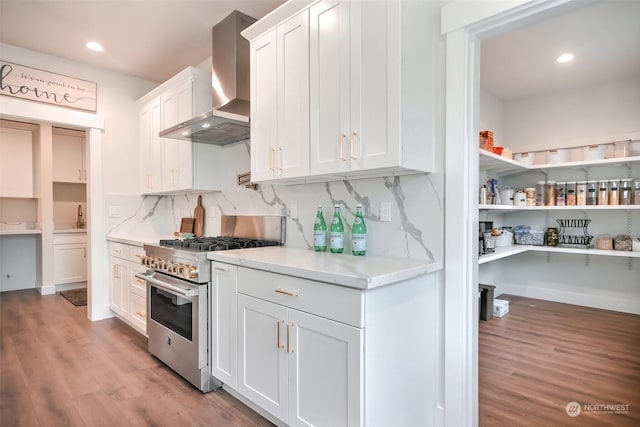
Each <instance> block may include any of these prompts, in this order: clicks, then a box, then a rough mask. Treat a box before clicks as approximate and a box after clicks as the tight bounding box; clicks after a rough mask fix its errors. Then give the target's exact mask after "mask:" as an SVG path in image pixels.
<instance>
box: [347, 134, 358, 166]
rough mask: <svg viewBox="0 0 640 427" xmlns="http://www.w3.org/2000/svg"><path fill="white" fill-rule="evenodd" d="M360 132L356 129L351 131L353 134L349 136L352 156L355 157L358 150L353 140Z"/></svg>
mask: <svg viewBox="0 0 640 427" xmlns="http://www.w3.org/2000/svg"><path fill="white" fill-rule="evenodd" d="M357 134H358V133H357V132H356V131H353V130H352V131H351V136H350V137H349V153H350V154H351V158H352V159H355V158H356V152H355V144H354V141H353V138H354V136H356V135H357Z"/></svg>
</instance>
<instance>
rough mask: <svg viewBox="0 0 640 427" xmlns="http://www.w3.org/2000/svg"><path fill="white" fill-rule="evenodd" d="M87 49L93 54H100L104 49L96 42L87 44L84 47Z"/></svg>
mask: <svg viewBox="0 0 640 427" xmlns="http://www.w3.org/2000/svg"><path fill="white" fill-rule="evenodd" d="M85 46H86V47H87V49H89V50H93V51H94V52H102V51H103V50H104V48H103V47H102V45H101V44H100V43H98V42H88V43H87V44H86V45H85Z"/></svg>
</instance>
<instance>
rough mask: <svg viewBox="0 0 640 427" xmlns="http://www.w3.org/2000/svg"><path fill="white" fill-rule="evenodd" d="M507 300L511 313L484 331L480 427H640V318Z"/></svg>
mask: <svg viewBox="0 0 640 427" xmlns="http://www.w3.org/2000/svg"><path fill="white" fill-rule="evenodd" d="M500 298H501V299H507V300H509V302H510V303H509V304H510V307H509V308H510V312H509V314H507V315H506V316H504V317H502V318H494V319H493V320H490V321H486V322H480V328H479V344H480V354H479V360H480V369H479V388H480V426H491V427H493V426H565V425H566V426H616V427H618V426H640V316H635V315H630V314H624V313H618V312H613V311H606V310H597V309H592V308H586V307H581V306H575V305H568V304H560V303H554V302H549V301H542V300H536V299H530V298H522V297H516V296H510V295H502V296H500ZM572 401H575V402H578V403H580V404H581V412H580V414H579V415H577V416H576V417H569V416H568V415H567V413H566V410H565V409H566V406H567V403H569V402H572ZM585 404H587V405H585ZM594 404H595V405H613V404H621V405H628V413H627V414H615V413H614V414H611V413H606V412H607V410H608V408H606V407H601V406H593V405H594ZM618 409H619V410H622V411H624V410H625V407H624V406H619V407H618ZM597 410H600V411H602V412H605V413H597Z"/></svg>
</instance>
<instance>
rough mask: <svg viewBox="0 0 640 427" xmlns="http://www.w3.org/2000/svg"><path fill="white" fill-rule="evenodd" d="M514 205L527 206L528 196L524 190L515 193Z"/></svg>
mask: <svg viewBox="0 0 640 427" xmlns="http://www.w3.org/2000/svg"><path fill="white" fill-rule="evenodd" d="M513 204H514V205H515V206H519V207H524V206H527V195H526V194H525V192H524V191H523V190H518V191H516V192H515V194H514V196H513Z"/></svg>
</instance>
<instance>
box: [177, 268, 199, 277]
mask: <svg viewBox="0 0 640 427" xmlns="http://www.w3.org/2000/svg"><path fill="white" fill-rule="evenodd" d="M181 275H182V277H184V278H185V279H195V278H197V277H198V269H197V268H196V267H195V266H194V265H183V266H182V272H181Z"/></svg>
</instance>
